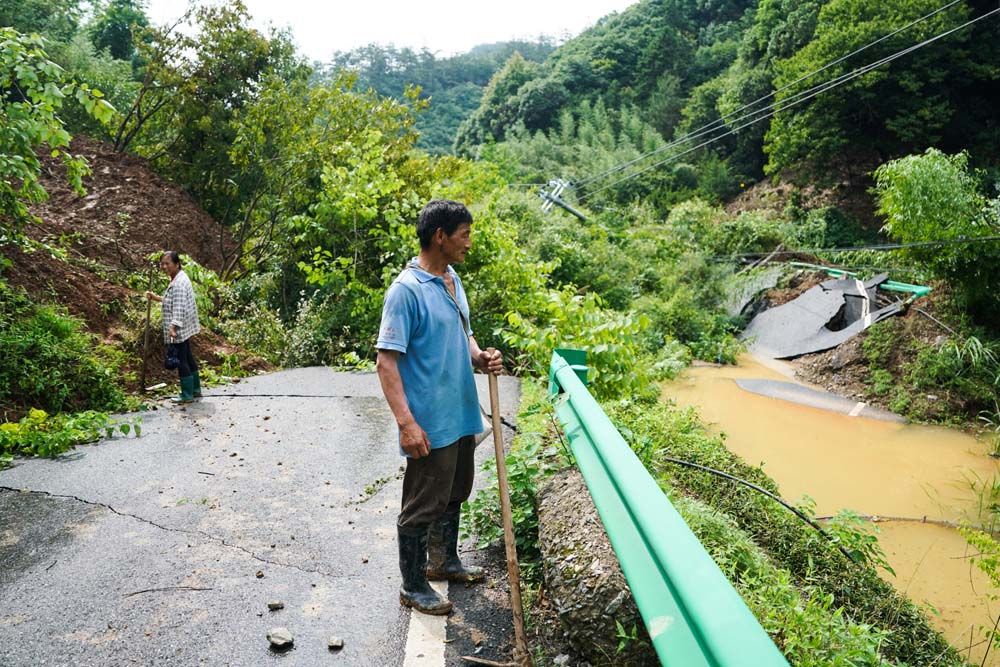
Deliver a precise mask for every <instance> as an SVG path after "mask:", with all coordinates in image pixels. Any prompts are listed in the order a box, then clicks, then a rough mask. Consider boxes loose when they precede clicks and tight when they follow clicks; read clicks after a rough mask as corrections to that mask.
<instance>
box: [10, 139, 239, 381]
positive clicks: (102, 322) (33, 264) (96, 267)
mask: <svg viewBox="0 0 1000 667" xmlns="http://www.w3.org/2000/svg"><path fill="white" fill-rule="evenodd" d="M71 150H72V152H73V153H74V154H78V155H82V156H83V157H85V158H86V159H87V161H88V162H89V164H90V168H91V171H92V173H91V175H90V176H88V177H86V178H85V179H84V186H85V188H86V190H87V193H86V195H85V196H83V197H80V196H79V195H77V194H76V193H75V192H74V191H73V190H72V189H71V188H70V187H69V185H68V184H67V182H66V178H65V170H64V169H63V167H62V166H61V165H60V164H59V162H58V161H57V160H53V159H51V158H49V157H47V156H44V157H43V165H44V169H43V174H42V178H41V180H42V184H43V186H44V187H45V189H46V190H47V191H48V193H49V200H48V201H47V202H45V203H44V204H41V205H38V206H36V207H34V208H33V212H34V213H35V214H36V215H37V216H38V217H39V218H40V219H41V223H40V224H37V225H31V226H29V229H28V230H27V232H28V235H29V236H30V237H32V238H33V239H35V240H37V241H43V242H45V243H46V244H48V245H49V246H51V247H54V248H57V249H59V250H60V251H61V252H62V253H64V255H63V256H62V257H59V256H55V255H53V254H51V253H48V252H44V251H37V252H32V253H25V252H22V251H19V250H15V249H12V248H7V249H5V250H4V252H5V255H6V256H7V257H8V258H9V259H10V260H11V261H12V262H13V266H12V267H11V268H10V269H8V270H7V271H6V272H5V277H6V278H7V280H8V282H9V283H10V284H11V285H14V286H17V287H21V288H23V289H24V290H25V291H27V292H28V293H29V294H30V295H31V296H32V297H33V298H35V299H36V300H38V301H42V302H48V303H56V304H60V305H62V306H64V307H65V308H66V309H67V310H68V311H69V312H70V313H72V314H73V315H76V316H78V317H80V318H81V319H83V321H84V322H85V323H86V325H87V328H88V329H89V330H90V331H92V332H93V333H95V334H97V335H98V336H99V337H101V338H102V339H103V340H104V341H105V342H107V343H117V344H118V345H120V346H122V347H124V348H125V349H126V351H128V352H130V353H132V356H133V358H134V367H135V368H138V366H139V365H140V359H139V358H138V355H139V354H140V352H141V341H142V329H141V322H136V321H135V316H134V315H135V313H136V312H141V313H143V314H144V309H145V306H144V300H143V297H142V293H143V290H144V287H145V279H144V278H142V279H141V280H138V279H137V277H138V276H144V275H145V274H146V272H147V270H148V268H149V267H150V266H151V265H152V263H151V262H149V261H147V260H146V258H147V257H148V256H149V255H150V254H152V253H154V252H157V251H159V250H164V249H170V250H177V251H178V252H181V253H184V254H187V255H189V256H191V257H192V258H194V260H195V261H197V262H198V263H199V264H201V265H203V266H206V267H208V268H211V269H213V270H219V269H220V268H222V265H223V261H224V258H225V255H226V253H231V252H232V251H233V249H234V243H233V241H232V238H231V237H230V235H229V234H228V233H227V231H226V230H225V229H224V228H223V227H222V226H221V225H219V224H218V223H217V222H216V221H215V220H213V219H212V217H211V216H209V215H208V213H206V212H205V211H204V210H202V208H201V207H200V206H199V205H198V204H197V203H196V202H195V201H194V200H193V199H192V198H191V196H190V195H188V194H187V193H186V192H184V191H183V190H181V189H180V188H179V187H177V186H176V185H174V184H172V183H170V182H169V181H167V180H165V179H164V178H162V177H160V176H159V175H157V174H156V173H155V172H154V171H153V170H152V169H151V168H150V167H149V165H148V164H147V163H146V161H145V160H144V159H142V158H140V157H136V156H134V155H127V154H120V153H116V152H114V150H113V149H112V148H111V146H110V145H109V144H106V143H103V142H100V141H96V140H93V139H89V138H86V137H80V136H78V137H76V138H74V139H73V142H72V145H71ZM154 305H155V304H154ZM130 313H131V315H132V317H129V314H130ZM158 333H159V332H153V335H151V336H150V349H149V351H148V354H147V356H148V357H149V359H150V363H149V368H150V370H151V371H153V375H152V376H151V377H152V378H154V379H155V378H157V377H163V378H166V377H167V376H168V375H171V374H168V373H164V372H162V363H161V362H162V358H163V345H162V341H161V340H160V336H159V335H158ZM195 350H196V352H195V354H196V355H197V356H199V358H201V359H205V360H207V361H208V362H209V363H213V362H217V361H218V360H219V358H220V355H221V354H224V353H225V354H229V353H233V352H235V351H237V350H235V348H233V347H232V346H230V345H229V344H228V343H226V341H225V340H224V339H223V338H222V337H221V336H219V335H217V334H214V333H212V332H210V331H205V332H203V333H202V334H201V335H200V336H198V337H197V338H196V339H195Z"/></svg>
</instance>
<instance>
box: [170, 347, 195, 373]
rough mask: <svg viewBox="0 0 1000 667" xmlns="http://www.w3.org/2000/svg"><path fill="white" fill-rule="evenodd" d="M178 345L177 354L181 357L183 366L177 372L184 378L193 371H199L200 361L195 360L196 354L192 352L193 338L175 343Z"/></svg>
mask: <svg viewBox="0 0 1000 667" xmlns="http://www.w3.org/2000/svg"><path fill="white" fill-rule="evenodd" d="M174 345H176V346H177V356H178V357H180V360H181V366H180V368H178V369H177V372H178V373H179V374H180V376H181V377H182V378H186V377H187V376H189V375H191V374H192V373H197V372H198V362H197V361H195V360H194V355H193V354H192V353H191V339H190V338H188V339H187V340H186V341H184V342H182V343H174Z"/></svg>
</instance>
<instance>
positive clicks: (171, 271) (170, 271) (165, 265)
mask: <svg viewBox="0 0 1000 667" xmlns="http://www.w3.org/2000/svg"><path fill="white" fill-rule="evenodd" d="M160 269H162V270H163V272H164V273H165V274H167V275H168V276H170V277H171V278H173V277H174V275H175V274H176V273H177V265H176V264H174V263H173V262H171V261H170V256H169V255H164V256H163V257H161V258H160Z"/></svg>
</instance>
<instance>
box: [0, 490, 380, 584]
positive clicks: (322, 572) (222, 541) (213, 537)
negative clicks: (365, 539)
mask: <svg viewBox="0 0 1000 667" xmlns="http://www.w3.org/2000/svg"><path fill="white" fill-rule="evenodd" d="M0 491H9V492H13V493H33V494H37V495H42V496H48V497H49V498H63V499H66V500H75V501H77V502H80V503H83V504H84V505H91V506H94V507H103V508H104V509H106V510H108V511H110V512H111V513H113V514H117V515H118V516H121V517H128V518H130V519H135V520H136V521H141V522H142V523H147V524H149V525H150V526H153V527H155V528H159V529H160V530H164V531H167V532H170V533H183V534H185V535H201V536H202V537H205V538H207V539H208V540H211V541H212V542H215V543H216V544H219V545H221V546H224V547H227V548H229V549H236V550H238V551H242V552H243V553H245V554H247V555H248V556H250V557H251V558H253V559H254V560H257V561H260V562H261V563H267V564H268V565H274V566H277V567H287V568H290V569H293V570H298V571H299V572H303V573H305V574H318V575H320V576H323V577H327V578H329V579H338V580H339V579H361V577H359V576H347V575H339V574H333V573H332V572H327V571H326V570H321V569H319V568H316V569H310V568H307V567H302V566H300V565H295V564H293V563H285V562H283V561H278V560H271V559H269V558H264V557H263V556H258V555H257V554H256V553H254V552H253V551H252V550H250V549H248V548H246V547H244V546H242V545H240V544H232V543H230V542H227V541H226V538H224V537H218V536H216V535H212V534H211V533H207V532H205V531H203V530H190V529H187V528H171V527H169V526H164V525H161V524H158V523H156V522H155V521H152V520H150V519H147V518H145V517H141V516H139V515H137V514H130V513H128V512H121V511H119V510H116V509H115V508H114V507H112V506H111V505H108V504H107V503H102V502H98V501H95V500H86V499H84V498H80V497H79V496H74V495H68V494H62V493H52V492H50V491H39V490H37V489H16V488H14V487H11V486H0Z"/></svg>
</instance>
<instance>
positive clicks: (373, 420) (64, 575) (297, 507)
mask: <svg viewBox="0 0 1000 667" xmlns="http://www.w3.org/2000/svg"><path fill="white" fill-rule="evenodd" d="M476 377H477V382H478V384H479V391H480V399H481V402H482V403H483V405H484V407H487V409H488V405H489V403H488V400H489V399H488V393H487V389H486V382H485V380H486V378H485V376H481V375H477V376H476ZM500 388H501V404H502V406H503V409H502V413H503V415H504V417H506V419H507V420H508V421H511V422H512V421H513V419H514V416H515V415H516V412H517V402H518V398H519V388H518V384H517V381H516V380H514V379H512V378H506V377H504V378H501V383H500ZM206 394H207V395H206V397H205V398H204V399H203V400H202V401H201V402H198V403H195V404H191V405H189V406H187V407H186V408H183V409H180V408H176V407H173V406H166V407H161V409H159V410H157V411H155V412H151V413H148V414H146V415H144V416H143V435H142V437H141V438H139V439H137V440H136V439H131V438H129V439H124V438H121V439H115V440H112V441H109V442H106V443H100V444H97V445H93V446H87V447H80V448H77V449H76V450H74V451H72V452H70V453H68V454H67V455H65V456H63V457H61V458H59V459H58V460H38V459H32V460H18V461H15V462H14V464H13V466H12V467H11V468H9V469H7V470H4V471H2V472H0V487H2V491H0V665H4V667H15V666H22V665H24V666H27V665H31V666H36V665H81V666H82V665H102V666H103V665H134V664H141V665H265V664H271V663H276V662H279V661H280V662H281V664H285V665H322V664H338V665H402V664H403V663H404V653H405V651H406V639H407V631H408V626H409V620H410V612H409V611H408V610H404V609H402V608H401V607H400V606H399V602H398V594H397V590H398V586H399V570H398V566H397V556H396V541H395V519H396V513H397V511H398V506H399V497H400V487H401V484H402V481H401V478H402V475H401V472H400V470H401V465H402V463H403V460H402V458H401V457H400V456H399V453H398V449H397V445H396V428H395V423H394V421H393V419H392V415H391V413H390V412H389V410H388V408H387V407H386V405H385V402H384V400H383V399H382V396H381V392H380V390H379V386H378V379H377V378H376V377H375V375H373V374H358V373H335V372H333V371H331V370H329V369H326V368H304V369H295V370H290V371H283V372H280V373H274V374H271V375H266V376H258V377H255V378H252V379H248V380H245V381H244V382H242V383H240V384H238V385H234V386H230V387H224V388H217V389H215V390H213V391H209V392H206ZM212 394H215V396H212ZM219 394H239V396H236V397H232V396H226V397H223V396H219ZM281 394H298V395H314V396H322V397H321V398H317V397H301V396H300V397H294V398H293V397H282V396H279V395H281ZM505 435H506V436H507V437H508V441H509V436H510V434H509V433H507V434H505ZM491 451H492V441H491V440H486V441H485V442H484V443H483V445H482V446H480V447H479V449H478V452H477V456H478V457H479V458H480V459H481V460H485V459H487V458H489V456H490V453H491ZM477 475H479V476H480V478H481V477H482V473H481V472H479V471H477ZM481 481H482V480H481V479H480V480H479V482H480V483H481ZM467 556H468V557H470V558H471V559H472V560H476V558H477V557H478V558H479V559H480V562H482V560H483V559H487V558H486V555H485V553H484V552H476V553H469V554H467ZM487 560H488V559H487ZM485 564H486V565H490V563H489V562H486V563H485ZM502 570H503V568H502V566H501V567H499V568H493V571H494V572H497V573H499V572H502ZM505 588H506V587H505V585H503V583H501V584H500V585H498V586H488V585H481V586H479V587H474V588H469V589H463V588H461V587H453V589H452V593H451V597H452V599H453V600H454V601H455V603H456V613H455V614H453V616H452V617H451V618H450V619H449V621H448V637H449V639H452V640H453V641H452V642H449V643H447V644H446V645H445V646H444V647H443V649H444V650H442V651H441V652H442V659H441V660H440V661H439V664H445V663H447V664H457V663H458V657H457V656H458V655H459V654H461V653H471V652H473V651H474V649H475V645H474V640H477V641H479V642H480V643H481V644H482V645H483V647H484V649H486V650H483V651H482V652H481V655H484V656H485V655H489V654H493V655H495V656H500V657H506V656H508V655H509V653H505V651H507V650H508V644H507V642H508V635H509V632H510V630H509V627H510V626H509V623H510V621H509V608H508V609H504V608H503V607H504V604H505V602H504V600H505V592H504V591H505ZM269 601H281V602H283V603H284V608H283V609H280V610H278V611H270V610H269V609H268V604H267V603H268V602H269ZM274 627H285V628H288V629H289V630H290V631H291V632H292V634H293V635H294V637H295V642H294V648H293V649H292V650H291V651H290V652H288V653H285V654H280V655H279V654H276V653H273V652H272V651H271V650H270V649H269V645H268V641H267V639H266V635H267V632H268V630H269V629H271V628H274ZM331 635H336V636H338V637H341V638H343V640H344V642H345V646H344V648H343V649H342V650H341V651H339V652H336V653H334V652H331V651H330V650H329V649H328V647H327V640H328V638H329V637H330V636H331ZM440 648H441V647H438V649H440ZM445 654H447V655H445ZM426 664H431V663H426Z"/></svg>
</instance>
